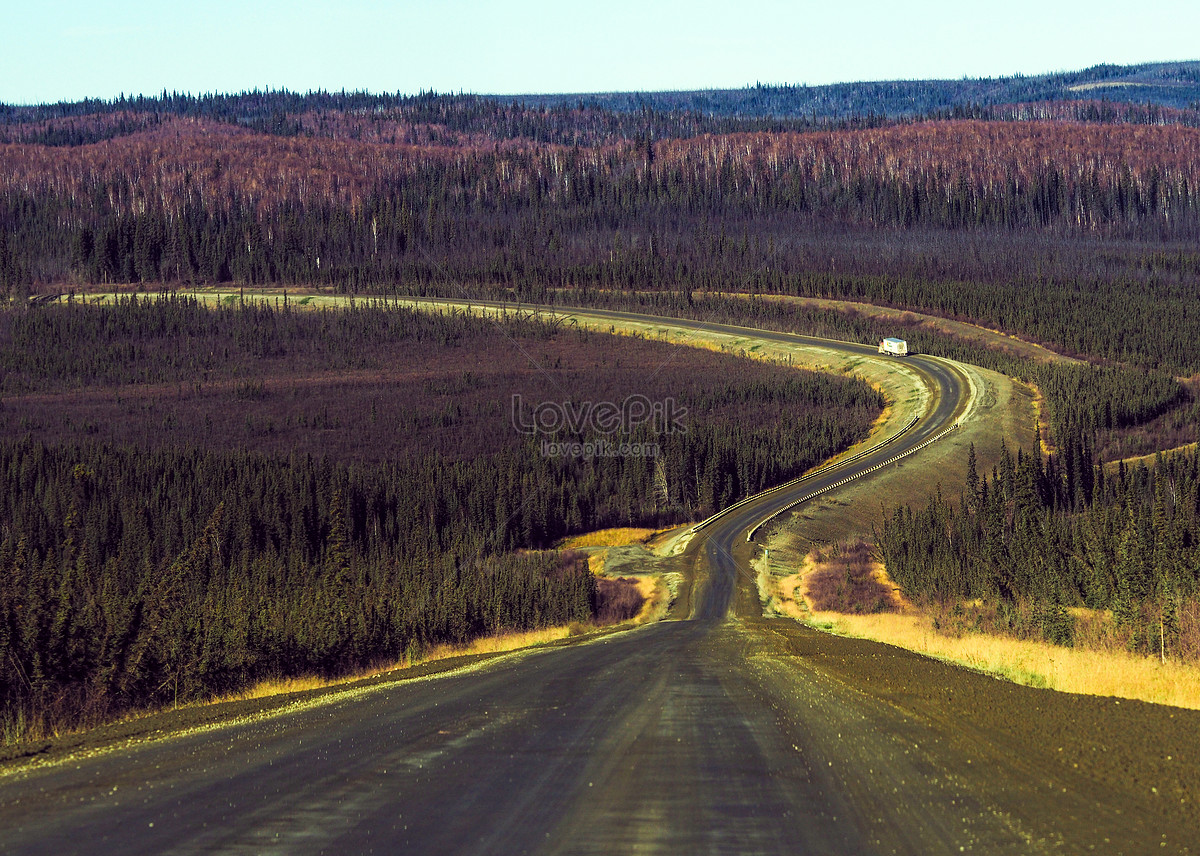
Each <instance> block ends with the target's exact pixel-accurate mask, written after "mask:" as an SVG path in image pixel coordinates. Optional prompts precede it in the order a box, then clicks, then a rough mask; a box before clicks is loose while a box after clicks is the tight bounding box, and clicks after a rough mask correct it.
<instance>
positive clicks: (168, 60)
mask: <svg viewBox="0 0 1200 856" xmlns="http://www.w3.org/2000/svg"><path fill="white" fill-rule="evenodd" d="M1180 59H1200V2H1197V0H1126V2H1111V0H1066V2H1055V0H1009V2H1003V3H1000V2H992V3H972V2H970V0H914V2H908V3H905V2H903V0H896V2H887V3H876V2H869V3H863V2H853V0H847V2H837V0H827V2H811V0H801V2H784V0H725V2H713V0H691V2H683V1H682V0H663V2H655V0H606V2H603V3H572V2H570V0H507V2H493V3H485V2H478V0H441V2H438V0H432V2H411V1H410V0H399V2H383V0H342V2H337V3H325V2H317V1H316V0H292V2H275V0H242V1H241V2H234V0H193V2H186V0H185V2H184V3H179V4H176V3H163V2H150V0H124V2H121V3H114V2H109V0H44V2H31V0H26V2H15V0H14V2H6V3H5V4H4V9H3V10H2V11H0V101H4V102H7V103H10V104H13V103H15V104H27V103H36V102H44V101H59V100H76V99H79V98H83V97H85V96H95V97H102V98H110V97H114V96H116V95H118V94H119V93H126V94H137V93H145V94H156V93H158V92H160V91H161V90H163V89H164V88H165V89H168V90H178V91H181V92H191V93H193V94H196V93H201V92H238V91H241V90H245V89H253V88H255V87H258V88H268V87H271V88H281V87H286V88H288V89H291V90H294V91H300V92H304V91H308V90H310V89H326V90H337V89H342V88H346V89H369V90H371V91H374V92H395V91H402V92H417V91H420V90H423V89H424V90H427V89H435V90H437V91H439V92H448V91H458V90H460V89H461V90H465V91H468V92H480V93H498V94H511V93H530V92H597V91H614V90H657V89H698V88H708V87H722V88H724V87H740V86H744V85H747V84H753V83H754V82H756V81H762V82H764V83H808V84H819V83H835V82H841V81H853V80H881V79H894V78H906V79H913V78H929V77H943V78H945V77H948V78H956V77H963V76H970V77H990V76H997V75H1007V74H1013V73H1015V72H1021V73H1024V74H1038V73H1041V72H1046V71H1062V70H1075V69H1079V68H1083V67H1086V66H1089V65H1094V64H1096V63H1099V62H1115V63H1135V62H1151V61H1159V60H1180Z"/></svg>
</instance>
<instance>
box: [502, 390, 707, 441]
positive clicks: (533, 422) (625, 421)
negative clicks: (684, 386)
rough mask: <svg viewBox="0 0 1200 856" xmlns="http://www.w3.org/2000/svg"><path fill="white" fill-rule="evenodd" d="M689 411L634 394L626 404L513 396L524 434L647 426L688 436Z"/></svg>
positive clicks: (517, 426) (600, 431)
mask: <svg viewBox="0 0 1200 856" xmlns="http://www.w3.org/2000/svg"><path fill="white" fill-rule="evenodd" d="M686 417H687V408H686V407H684V406H682V405H680V404H677V403H676V402H675V399H673V398H664V399H662V400H661V401H653V400H651V399H650V398H649V397H647V396H645V395H631V396H629V397H628V398H626V399H625V400H623V401H539V402H537V403H536V404H531V403H528V402H526V401H525V400H524V399H523V398H522V397H521V396H520V395H514V396H513V397H512V425H513V428H515V429H516V430H517V432H518V433H520V434H526V435H537V434H557V433H559V432H567V433H569V434H573V435H575V436H579V435H582V434H633V433H634V432H635V431H636V430H637V429H639V428H641V427H643V426H647V427H648V428H649V430H650V431H651V432H653V433H655V434H686V433H687V424H686V423H685V422H684V419H685V418H686Z"/></svg>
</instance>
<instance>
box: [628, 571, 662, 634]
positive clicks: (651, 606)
mask: <svg viewBox="0 0 1200 856" xmlns="http://www.w3.org/2000/svg"><path fill="white" fill-rule="evenodd" d="M637 588H638V594H640V595H641V596H642V608H641V610H640V611H639V612H638V614H637V615H635V616H634V617H633V623H634V624H649V623H650V622H651V621H658V620H659V619H660V618H662V617H663V616H665V615H666V614H667V608H668V607H669V606H670V605H671V595H670V592H669V591H668V590H667V585H666V583H665V582H663V579H662V577H661V576H659V575H658V574H647V575H646V576H643V577H638V580H637Z"/></svg>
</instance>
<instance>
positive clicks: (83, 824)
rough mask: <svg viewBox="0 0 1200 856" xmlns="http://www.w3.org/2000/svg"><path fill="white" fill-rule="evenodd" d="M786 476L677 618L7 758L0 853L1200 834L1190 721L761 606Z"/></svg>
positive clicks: (1116, 839)
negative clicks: (765, 524)
mask: <svg viewBox="0 0 1200 856" xmlns="http://www.w3.org/2000/svg"><path fill="white" fill-rule="evenodd" d="M926 370H927V371H928V372H929V373H930V375H929V376H930V377H932V378H934V379H935V382H936V383H938V384H939V386H940V390H939V394H938V396H936V397H935V401H934V407H933V408H932V410H931V412H930V413H929V414H928V415H927V417H926V418H925V419H924V420H922V422H921V423H920V424H919V425H918V426H916V427H914V429H913V430H912V431H910V432H909V434H906V435H905V436H904V438H903V439H902V440H901V441H897V443H901V442H902V443H905V444H916V443H919V442H921V440H922V439H923V438H927V437H928V436H930V435H931V434H932V433H933V432H936V431H937V430H940V428H941V427H942V426H943V425H945V424H946V423H947V421H949V420H952V419H953V418H954V414H955V408H956V407H957V405H958V402H959V398H960V389H959V387H958V386H957V381H956V380H955V376H954V373H953V372H952V371H951V370H949V369H947V368H946V367H945V365H944V364H940V363H934V362H932V361H931V362H930V363H929V365H928V366H927V369H926ZM939 372H944V374H941V373H939ZM898 450H900V447H899V446H898V445H894V446H893V447H892V448H889V450H888V451H887V453H886V454H887V455H891V454H895V453H896V452H897V451H898ZM880 454H884V453H880ZM917 454H918V455H919V454H920V453H919V452H918V453H917ZM873 461H874V458H873V457H871V456H868V457H867V458H864V459H861V460H859V461H856V462H855V463H854V464H853V466H854V467H856V468H867V467H869V466H871V465H872V462H873ZM844 477H845V472H841V473H840V474H839V475H838V476H837V478H844ZM828 478H831V479H832V478H834V476H833V475H830V476H828ZM812 490H813V483H812V482H809V483H806V484H804V485H801V486H798V487H797V489H796V493H798V494H803V493H804V492H811V491H812ZM796 493H792V492H788V491H785V492H782V493H781V494H777V495H772V496H771V497H768V498H766V499H764V500H763V501H762V502H761V503H758V504H752V505H750V506H747V507H745V508H743V509H739V511H738V512H737V513H735V514H731V515H728V516H726V517H725V518H722V519H721V520H719V521H717V522H715V523H714V524H712V525H711V526H710V527H708V528H707V529H705V530H704V531H703V532H701V533H699V534H698V536H697V537H696V538H695V539H694V541H693V542H692V544H691V546H690V547H689V552H688V553H687V554H686V556H685V559H686V560H687V561H688V562H690V563H692V564H693V566H694V570H695V575H694V579H695V586H694V587H688V588H686V589H685V591H684V592H683V594H682V596H681V598H680V599H679V601H678V602H677V603H676V605H675V607H674V609H673V610H672V613H671V619H670V620H667V621H664V622H661V623H658V624H656V625H652V626H648V627H645V628H642V629H639V630H634V631H630V632H625V633H620V634H615V635H611V636H607V637H602V638H600V639H597V640H594V641H591V642H588V643H585V644H580V645H574V646H568V647H564V648H559V649H554V650H541V651H534V652H527V653H521V654H517V655H513V656H509V657H505V658H501V659H500V660H497V661H495V662H494V663H493V664H491V665H489V666H487V667H486V668H483V669H481V670H477V671H474V672H472V673H469V674H449V675H446V676H442V677H438V678H434V679H428V680H420V681H410V682H401V683H395V684H390V685H385V686H383V687H378V688H374V689H370V690H366V691H363V692H360V693H356V694H354V695H352V696H350V697H341V698H340V700H337V701H333V702H331V703H328V704H324V705H319V706H315V707H311V708H308V709H304V710H300V711H294V712H291V713H287V714H284V715H279V716H275V717H271V718H267V719H263V720H259V721H257V722H253V723H249V724H240V725H231V726H226V727H221V728H216V729H211V730H207V731H204V732H200V733H193V734H190V735H185V736H179V737H174V738H171V739H165V740H159V741H155V742H150V743H146V744H142V745H139V746H136V747H133V748H125V749H120V750H116V751H110V752H106V753H101V754H98V755H95V756H92V757H88V758H83V759H81V760H78V761H71V762H67V763H59V764H56V765H53V766H48V767H45V768H34V769H31V770H27V771H24V772H20V773H15V774H9V775H7V776H5V777H3V778H0V852H3V853H47V854H67V853H121V854H151V853H153V854H189V853H212V852H219V853H287V854H294V853H296V854H298V853H370V852H379V853H422V854H426V853H428V854H437V853H598V854H599V853H603V854H611V853H687V854H694V853H821V854H832V853H855V854H857V853H920V854H930V853H957V852H975V853H1064V852H1065V853H1075V852H1102V853H1150V852H1153V853H1181V852H1191V851H1189V848H1195V847H1196V844H1195V842H1200V822H1198V821H1197V818H1196V811H1195V799H1196V798H1197V797H1198V796H1200V775H1198V771H1200V753H1198V751H1197V748H1196V745H1197V742H1198V741H1197V737H1196V735H1198V734H1200V715H1197V714H1195V713H1193V712H1189V711H1180V710H1172V709H1168V708H1162V707H1156V706H1153V705H1145V704H1139V703H1134V702H1116V701H1114V700H1111V699H1093V698H1087V697H1079V696H1068V695H1063V694H1057V693H1051V692H1046V691H1039V690H1034V689H1029V688H1026V687H1018V686H1014V685H1010V684H1005V683H1002V682H999V681H996V680H993V679H991V678H988V677H985V676H982V675H978V674H975V673H972V672H969V671H966V670H963V669H959V668H955V667H951V666H948V665H945V664H942V663H938V662H936V661H932V660H929V659H926V658H922V657H919V656H917V655H914V654H911V653H908V652H905V651H902V650H899V649H894V648H889V647H887V646H883V645H877V644H874V643H868V642H863V641H859V640H849V639H840V638H837V637H832V636H828V635H826V634H821V633H818V632H816V631H812V630H809V629H806V628H804V627H801V626H799V625H797V624H796V623H794V622H791V621H789V620H786V619H776V620H767V619H763V618H761V617H760V616H759V615H758V614H757V613H758V612H759V610H758V609H757V603H756V598H755V596H754V593H753V590H752V580H751V579H750V578H749V573H748V561H749V557H750V550H751V548H752V545H751V544H748V543H746V538H745V533H746V531H747V529H748V528H749V527H750V526H752V525H753V524H754V523H756V522H757V521H758V520H759V519H761V517H762V516H763V515H764V514H766V513H768V512H769V511H771V510H773V508H774V507H775V506H777V505H782V504H786V502H788V501H791V500H792V499H794V498H796Z"/></svg>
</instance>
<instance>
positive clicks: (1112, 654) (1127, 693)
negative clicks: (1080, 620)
mask: <svg viewBox="0 0 1200 856" xmlns="http://www.w3.org/2000/svg"><path fill="white" fill-rule="evenodd" d="M771 555H772V557H773V558H774V557H776V556H779V557H780V558H781V559H782V560H783V562H784V563H785V564H790V565H791V567H796V565H797V564H799V565H800V569H799V571H798V572H797V573H794V574H790V575H782V574H781V573H779V568H778V566H776V572H775V573H774V574H772V573H771V572H770V567H769V565H768V563H767V561H766V560H765V559H760V560H759V562H760V564H759V570H760V574H759V584H760V592H761V594H762V595H763V597H764V599H766V600H767V601H768V604H769V608H770V609H771V610H773V612H774V613H775V614H779V615H786V616H789V617H791V618H795V619H798V620H801V621H804V622H806V623H808V624H811V625H812V626H814V627H818V628H821V629H823V630H829V631H831V632H834V633H838V634H841V635H844V636H855V637H858V638H861V639H872V640H874V641H876V642H884V643H886V644H888V645H895V646H897V647H899V648H906V649H908V650H910V651H917V652H919V653H922V654H925V655H927V656H930V657H936V658H937V659H940V660H945V661H947V662H951V663H957V664H959V665H962V666H966V667H968V668H971V669H976V670H978V671H981V672H986V673H987V674H991V675H995V676H997V677H1000V678H1004V679H1007V680H1011V681H1013V682H1015V683H1019V684H1025V685H1027V686H1034V687H1045V688H1048V689H1054V690H1059V691H1062V692H1070V693H1079V694H1081V695H1095V696H1111V697H1114V698H1127V699H1137V700H1139V701H1147V702H1152V703H1155V704H1167V705H1173V706H1175V707H1184V708H1191V709H1193V710H1200V666H1197V665H1191V664H1186V663H1180V662H1177V661H1171V660H1168V661H1167V662H1166V663H1163V662H1161V661H1160V660H1157V659H1155V658H1152V657H1145V656H1141V655H1137V654H1131V653H1128V652H1126V651H1121V650H1111V649H1109V650H1094V649H1092V650H1088V649H1082V648H1063V647H1060V646H1057V645H1051V644H1049V643H1047V642H1038V641H1029V640H1019V639H1012V638H1009V637H1005V636H991V635H985V634H980V633H967V634H964V635H960V636H948V635H946V634H944V633H940V632H938V631H937V630H935V629H934V627H933V618H932V616H930V615H927V614H924V613H922V612H921V611H919V610H918V609H917V608H916V607H914V606H913V605H912V604H910V603H908V602H907V601H905V600H903V599H902V600H901V601H900V603H901V609H900V611H898V612H886V613H876V614H872V615H847V614H844V613H839V612H813V611H811V608H810V604H809V603H808V601H807V600H806V598H805V593H806V585H805V580H806V578H807V577H808V576H810V575H811V574H813V573H814V572H815V571H816V570H818V569H819V565H818V564H817V563H816V562H815V561H814V557H813V555H812V554H811V553H809V554H808V555H806V556H803V557H802V558H801V557H799V556H798V555H796V554H794V553H793V552H792V551H791V550H790V549H789V548H787V547H781V548H776V547H772V550H771ZM875 571H876V574H877V579H879V580H880V581H881V582H883V583H884V584H885V585H887V586H889V587H890V586H891V585H892V582H891V580H890V578H889V577H888V576H887V575H886V573H885V572H884V571H883V569H882V568H877V569H875ZM1088 617H1090V618H1094V617H1095V616H1094V615H1089V616H1088Z"/></svg>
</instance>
